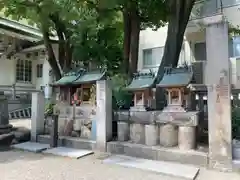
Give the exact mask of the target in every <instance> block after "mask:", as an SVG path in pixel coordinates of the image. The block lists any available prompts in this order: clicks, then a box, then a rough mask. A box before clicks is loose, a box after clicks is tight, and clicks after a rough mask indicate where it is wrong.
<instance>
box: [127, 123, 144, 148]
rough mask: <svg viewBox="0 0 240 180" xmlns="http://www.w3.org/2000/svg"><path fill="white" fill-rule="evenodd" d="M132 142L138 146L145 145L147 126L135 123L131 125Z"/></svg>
mask: <svg viewBox="0 0 240 180" xmlns="http://www.w3.org/2000/svg"><path fill="white" fill-rule="evenodd" d="M130 140H131V141H132V142H133V143H136V144H144V143H145V125H144V124H137V123H133V124H131V125H130Z"/></svg>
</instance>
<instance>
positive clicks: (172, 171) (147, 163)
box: [103, 155, 199, 180]
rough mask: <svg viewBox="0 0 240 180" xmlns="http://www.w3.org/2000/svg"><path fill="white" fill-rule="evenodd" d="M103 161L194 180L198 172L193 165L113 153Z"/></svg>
mask: <svg viewBox="0 0 240 180" xmlns="http://www.w3.org/2000/svg"><path fill="white" fill-rule="evenodd" d="M103 163H107V164H116V165H120V166H124V167H132V168H137V169H142V170H148V171H153V172H157V173H160V174H164V175H168V176H174V177H178V178H184V179H190V180H194V179H195V178H196V176H197V175H198V172H199V168H198V167H195V166H190V165H183V164H177V163H170V162H165V161H153V160H147V159H140V158H134V157H129V156H122V155H113V156H111V157H109V158H106V159H105V160H103Z"/></svg>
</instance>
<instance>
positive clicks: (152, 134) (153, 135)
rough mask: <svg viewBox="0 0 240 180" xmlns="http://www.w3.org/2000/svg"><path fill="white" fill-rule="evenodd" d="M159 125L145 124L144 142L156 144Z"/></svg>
mask: <svg viewBox="0 0 240 180" xmlns="http://www.w3.org/2000/svg"><path fill="white" fill-rule="evenodd" d="M158 135H159V127H158V126H157V125H152V124H150V125H145V144H146V145H147V146H155V145H157V144H158V140H159V138H158Z"/></svg>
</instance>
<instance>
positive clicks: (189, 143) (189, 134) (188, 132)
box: [178, 126, 196, 150]
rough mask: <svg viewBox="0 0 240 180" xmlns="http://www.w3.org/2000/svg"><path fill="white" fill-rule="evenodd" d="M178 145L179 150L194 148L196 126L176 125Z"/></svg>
mask: <svg viewBox="0 0 240 180" xmlns="http://www.w3.org/2000/svg"><path fill="white" fill-rule="evenodd" d="M178 147H179V149H181V150H190V149H195V148H196V127H194V126H192V127H191V126H190V127H188V126H179V127H178Z"/></svg>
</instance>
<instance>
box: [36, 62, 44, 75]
mask: <svg viewBox="0 0 240 180" xmlns="http://www.w3.org/2000/svg"><path fill="white" fill-rule="evenodd" d="M36 68H37V74H36V77H37V78H42V77H43V64H37V66H36Z"/></svg>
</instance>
